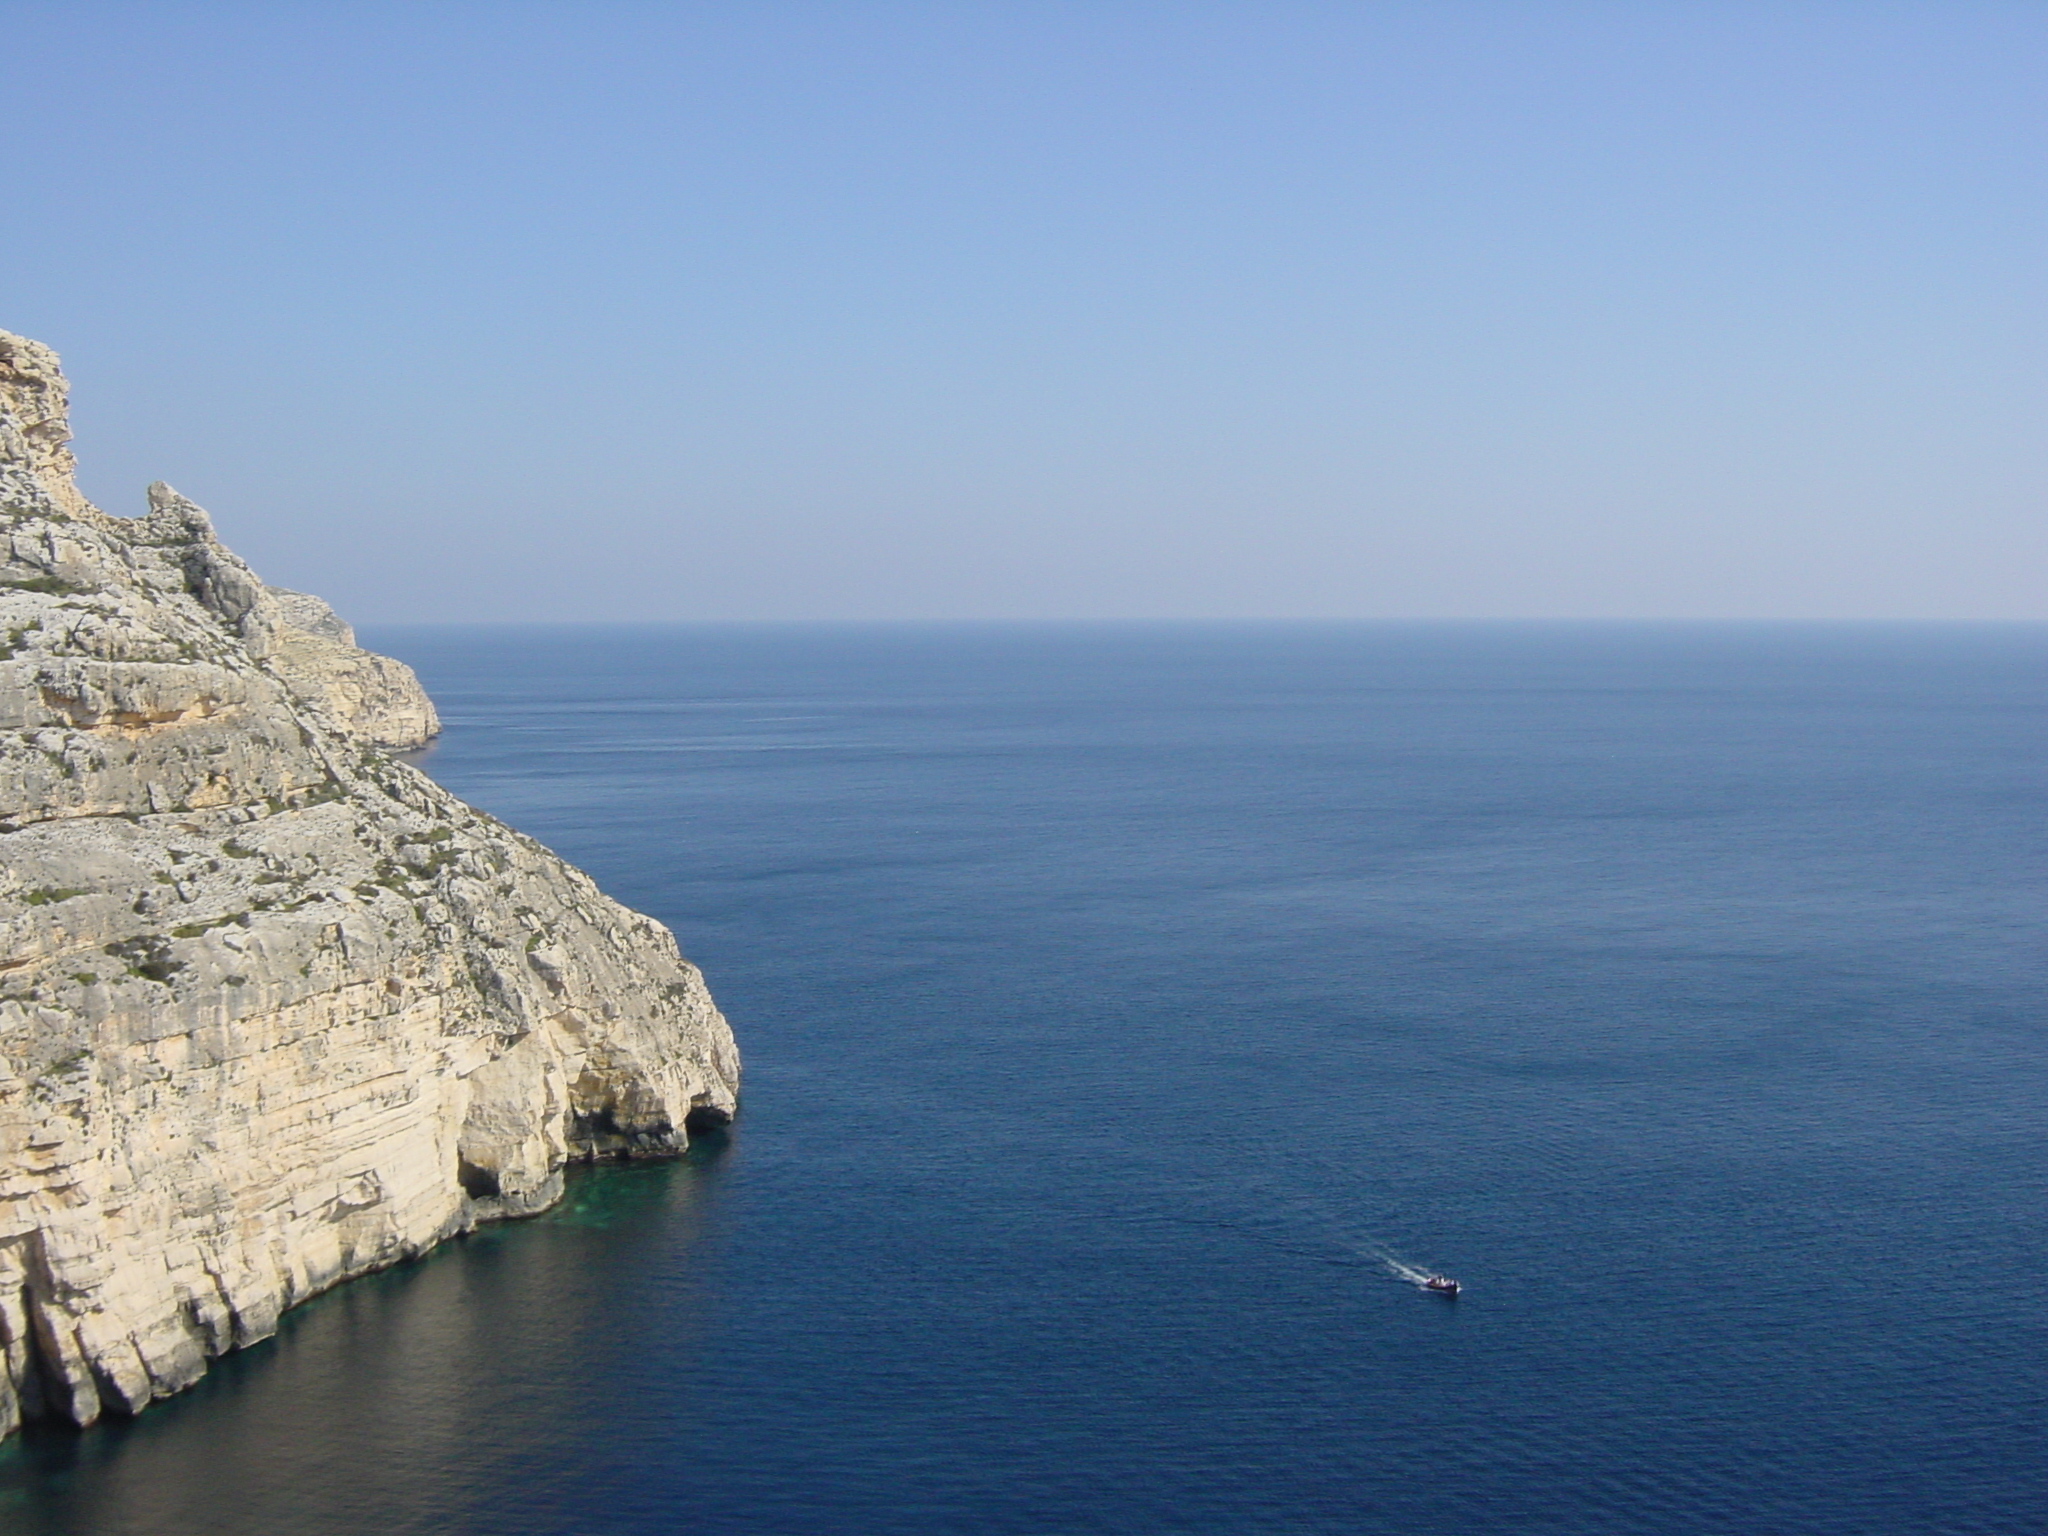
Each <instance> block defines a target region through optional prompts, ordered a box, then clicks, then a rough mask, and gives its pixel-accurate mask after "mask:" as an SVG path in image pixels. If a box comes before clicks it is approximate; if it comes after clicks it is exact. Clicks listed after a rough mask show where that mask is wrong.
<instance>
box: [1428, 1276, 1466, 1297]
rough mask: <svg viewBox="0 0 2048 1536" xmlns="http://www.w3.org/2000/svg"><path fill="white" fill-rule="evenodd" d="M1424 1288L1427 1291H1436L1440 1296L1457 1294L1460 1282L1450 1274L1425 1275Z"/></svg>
mask: <svg viewBox="0 0 2048 1536" xmlns="http://www.w3.org/2000/svg"><path fill="white" fill-rule="evenodd" d="M1422 1288H1423V1289H1424V1290H1425V1291H1434V1292H1435V1293H1436V1294H1437V1295H1439V1296H1455V1295H1457V1294H1458V1282H1457V1281H1455V1280H1453V1279H1452V1278H1451V1277H1450V1276H1449V1275H1428V1276H1425V1277H1424V1278H1423V1282H1422Z"/></svg>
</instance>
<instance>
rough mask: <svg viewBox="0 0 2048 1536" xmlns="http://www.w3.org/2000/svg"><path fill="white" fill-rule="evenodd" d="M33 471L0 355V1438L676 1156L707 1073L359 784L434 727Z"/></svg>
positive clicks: (391, 686)
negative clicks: (455, 1241)
mask: <svg viewBox="0 0 2048 1536" xmlns="http://www.w3.org/2000/svg"><path fill="white" fill-rule="evenodd" d="M68 440H69V434H68V431H67V430H66V426H65V387H64V380H63V377H62V375H61V374H60V373H59V371H58V368H57V361H56V358H55V357H54V355H52V354H51V353H50V352H49V351H48V349H46V348H43V347H41V346H39V345H38V344H36V343H34V342H30V341H25V340H23V339H22V338H20V337H15V336H10V335H7V334H5V333H0V1432H5V1431H6V1430H11V1429H12V1428H14V1427H15V1425H16V1424H18V1423H19V1422H20V1421H21V1420H22V1419H23V1418H25V1417H35V1416H42V1415H47V1416H53V1417H58V1418H64V1419H69V1420H71V1421H73V1422H75V1423H79V1424H85V1423H90V1422H91V1421H92V1420H93V1419H94V1418H96V1417H97V1416H98V1415H99V1414H100V1413H102V1412H103V1411H108V1410H112V1411H118V1412H134V1411H136V1410H137V1409H140V1408H141V1407H143V1406H144V1405H145V1404H147V1403H148V1402H149V1401H150V1400H151V1399H152V1398H155V1397H159V1396H162V1395H164V1394H166V1393H170V1392H175V1391H177V1390H178V1389H179V1388H181V1387H183V1386H186V1385H187V1384H189V1383H190V1382H191V1381H193V1380H194V1379H195V1378H196V1377H198V1376H199V1375H200V1374H201V1373H202V1372H203V1371H204V1369H205V1367H206V1362H207V1361H208V1359H210V1358H211V1357H213V1356H215V1355H218V1354H220V1353H221V1352H223V1351H224V1350H228V1349H232V1348H235V1347H237V1346H239V1345H242V1344H247V1343H250V1342H252V1341H254V1340H257V1339H261V1338H263V1337H265V1336H266V1335H267V1334H269V1333H270V1332H271V1330H272V1329H273V1327H274V1326H275V1324H276V1320H277V1317H278V1314H279V1313H280V1312H281V1311H282V1310H283V1309H285V1308H286V1307H289V1306H291V1305H292V1304H294V1303H295V1302H298V1301H301V1300H303V1299H304V1298H306V1297H307V1296H310V1295H312V1294H313V1293H314V1292H316V1291H318V1290H320V1289H322V1288H324V1287H326V1286H329V1285H332V1284H334V1283H335V1282H336V1281H338V1280H342V1279H345V1278H347V1277H348V1276H351V1275H356V1274H360V1273H363V1272H364V1271H366V1270H370V1269H374V1268H377V1267H379V1266H382V1265H386V1264H390V1263H392V1262H394V1261H396V1260H398V1259H402V1258H405V1257H407V1256H409V1255H412V1254H416V1253H418V1252H420V1251H421V1250H423V1249H425V1248H427V1247H429V1246H431V1245H432V1244H434V1243H436V1242H438V1241H440V1240H441V1239H442V1238H444V1237H446V1236H448V1235H450V1234H451V1233H456V1232H460V1231H463V1230H464V1229H466V1228H468V1227H469V1226H471V1225H473V1224H475V1223H476V1222H478V1221H481V1220H486V1219H489V1218H492V1217H497V1216H504V1215H514V1214H519V1213H523V1212H529V1211H533V1210H537V1209H540V1208H541V1207H543V1206H545V1205H546V1204H547V1203H549V1202H550V1201H551V1200H553V1199H554V1198H555V1196H556V1194H557V1193H558V1191H559V1189H560V1184H561V1170H562V1166H563V1164H564V1163H565V1162H566V1161H568V1160H570V1159H573V1158H579V1157H598V1156H609V1155H632V1154H639V1153H664V1152H672V1151H675V1150H678V1149H680V1148H681V1147H683V1146H684V1145H685V1144H686V1129H685V1127H686V1124H687V1123H689V1122H691V1121H693V1120H711V1121H716V1120H722V1119H723V1118H725V1117H727V1116H729V1115H730V1113H731V1111H732V1108H733V1104H734V1096H735V1092H736V1087H737V1081H738V1072H739V1066H738V1058H737V1055H736V1053H735V1050H734V1047H733V1042H732V1036H731V1033H730V1031H729V1030H728V1029H727V1027H726V1023H725V1020H724V1019H723V1018H722V1017H720V1015H719V1013H718V1010H717V1009H716V1007H715V1006H714V1005H713V1003H712V1001H711V998H710V995H709V994H708V993H707V992H706V990H705V988H704V984H703V981H702V978H701V977H700V976H699V975H698V973H697V971H696V969H695V968H694V967H693V966H691V965H690V964H689V962H688V961H686V960H684V959H682V958H681V956H680V955H678V954H677V952H676V947H675V942H674V940H673V938H672V937H671V936H670V934H669V933H668V931H667V930H666V929H664V928H663V927H662V926H661V925H660V924H658V923H656V922H654V921H653V920H651V919H649V918H646V917H643V916H641V915H640V914H638V913H635V912H631V911H628V910H627V909H626V908H624V907H621V906H619V905H618V904H617V903H616V902H613V901H611V900H610V899H608V898H607V897H606V896H604V894H603V893H602V892H600V891H599V890H598V889H597V888H596V886H595V885H593V884H592V883H591V881H590V880H589V879H588V878H587V877H586V876H584V875H583V874H581V873H580V872H578V871H577V870H575V869H573V868H571V867H570V866H568V865H567V864H565V863H563V862H562V861H561V860H560V859H558V858H556V857H554V856H553V855H552V854H550V853H549V852H548V851H547V850H546V849H545V848H543V847H541V846H540V845H539V844H537V843H535V842H533V841H532V840H531V839H529V838H526V837H523V836H521V835H520V834H519V833H517V832H514V831H513V830H511V829H510V828H509V827H506V826H504V825H503V824H502V823H500V822H497V821H495V820H493V819H492V818H491V817H489V816H486V815H484V814H483V813H481V812H479V811H476V810H474V809H472V808H470V807H469V806H466V805H464V804H463V803H462V802H460V801H458V800H456V799H455V798H454V797H453V796H451V795H449V794H448V793H446V792H445V791H444V790H442V789H441V788H439V787H438V786H437V785H435V784H434V783H433V782H432V781H431V780H430V779H428V778H426V777H425V776H424V775H422V774H420V773H418V772H417V771H415V770H414V769H412V768H410V767H408V766H406V765H405V764H403V763H400V762H397V761H394V760H393V759H392V758H391V757H389V756H387V755H386V754H385V752H384V751H382V750H380V745H414V744H417V743H418V742H420V741H423V740H425V739H426V738H427V737H428V736H431V735H432V734H433V732H434V730H435V729H436V722H435V720H434V716H433V707H432V705H431V704H430V703H428V702H427V700H426V697H425V695H424V694H423V693H422V692H420V690H419V686H418V683H417V682H416V681H415V680H414V679H413V678H412V675H411V673H410V672H409V671H408V670H406V669H405V668H404V667H402V666H401V665H400V664H399V663H397V662H394V661H390V660H389V659H388V658H383V657H376V656H372V655H371V654H370V653H368V652H365V651H361V650H358V649H357V648H356V647H355V645H354V643H353V640H354V637H353V636H352V635H351V634H350V633H349V632H348V629H347V626H346V625H344V624H342V623H341V622H340V620H338V619H337V618H335V617H334V615H333V613H332V611H331V610H329V609H327V608H326V605H325V604H322V603H320V602H319V601H318V599H314V598H308V597H306V596H304V595H303V594H298V593H291V592H283V591H278V590H275V589H268V588H265V587H264V585H263V584H262V583H261V582H260V581H258V580H257V579H256V577H255V576H254V575H253V574H252V573H251V572H250V571H249V569H248V567H247V566H245V565H243V564H242V562H241V561H239V560H238V559H236V558H235V556H234V555H233V554H231V553H230V552H229V551H228V550H227V549H226V548H224V547H223V546H222V545H221V544H220V543H219V541H218V540H217V539H215V537H214V535H213V531H212V528H211V525H210V524H209V522H208V520H207V518H206V514H205V513H203V512H201V511H200V510H199V509H198V508H197V507H195V506H193V505H192V504H191V503H190V502H188V501H186V500H184V499H183V498H182V497H180V496H178V495H177V494H176V493H175V492H173V491H171V490H170V489H169V488H168V487H164V486H156V487H152V488H151V492H150V510H149V512H148V515H147V516H144V517H140V518H135V519H124V518H116V517H110V516H108V515H107V514H105V513H103V512H101V511H99V510H98V509H97V508H95V507H93V506H92V505H91V504H90V503H89V502H87V501H86V500H85V498H84V497H83V496H81V495H80V494H79V493H78V491H77V489H76V487H75V486H74V485H73V483H72V460H71V455H70V452H69V449H68V447H67V443H68Z"/></svg>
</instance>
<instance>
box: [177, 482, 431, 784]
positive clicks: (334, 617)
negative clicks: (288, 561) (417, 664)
mask: <svg viewBox="0 0 2048 1536" xmlns="http://www.w3.org/2000/svg"><path fill="white" fill-rule="evenodd" d="M150 492H151V495H152V497H154V496H157V495H163V496H166V497H175V496H177V493H176V492H175V491H173V490H171V488H170V487H169V486H164V485H159V486H151V487H150ZM179 499H182V498H179ZM193 510H194V511H197V510H198V509H197V508H194V509H193ZM202 515H204V514H202ZM258 601H259V602H261V603H264V604H266V605H267V606H268V608H269V611H270V621H269V623H268V624H267V625H266V626H265V628H266V630H267V632H268V635H269V649H268V650H267V651H266V652H265V653H264V656H263V660H264V661H266V662H268V663H269V665H270V669H271V670H272V671H273V672H275V673H276V674H277V675H278V676H279V677H281V678H283V679H284V681H285V683H286V684H287V685H288V686H289V687H290V688H291V690H292V691H293V692H294V693H296V694H298V695H299V697H300V698H301V699H304V700H306V701H307V702H309V703H311V704H312V705H314V707H316V708H318V709H320V710H322V711H323V712H325V713H326V714H327V715H328V716H329V717H330V718H332V719H334V720H335V721H337V722H339V723H340V725H341V726H342V728H343V729H344V730H346V731H347V732H348V733H349V734H350V735H352V736H357V737H360V738H361V739H362V740H364V741H367V742H369V743H371V744H372V745H373V746H379V747H385V748H388V749H390V750H391V751H394V752H403V751H408V750H410V749H411V748H414V747H423V746H425V745H426V744H427V743H428V742H430V741H432V740H433V739H434V738H435V737H436V736H438V735H440V734H441V717H440V716H439V715H437V714H436V713H435V712H434V701H433V700H432V699H430V698H428V697H427V690H426V689H424V688H422V687H421V686H420V680H419V679H418V678H417V677H415V676H413V671H412V668H411V667H408V666H407V665H406V664H405V663H404V662H402V661H394V660H392V659H391V658H390V657H389V656H379V655H378V654H377V653H376V652H375V651H366V650H364V649H363V648H362V647H361V646H359V645H357V644H356V634H355V631H354V630H352V629H350V628H349V627H348V625H347V624H346V623H344V622H343V621H342V618H341V615H339V614H338V613H336V612H335V611H334V610H333V609H332V608H330V607H328V606H327V604H326V603H324V602H322V601H321V600H320V599H319V598H317V597H314V596H313V595H312V594H311V593H309V592H293V591H291V590H289V589H288V588H285V587H265V588H264V589H263V593H262V596H261V597H260V598H258Z"/></svg>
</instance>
